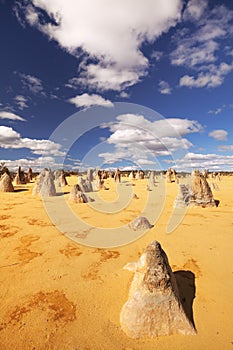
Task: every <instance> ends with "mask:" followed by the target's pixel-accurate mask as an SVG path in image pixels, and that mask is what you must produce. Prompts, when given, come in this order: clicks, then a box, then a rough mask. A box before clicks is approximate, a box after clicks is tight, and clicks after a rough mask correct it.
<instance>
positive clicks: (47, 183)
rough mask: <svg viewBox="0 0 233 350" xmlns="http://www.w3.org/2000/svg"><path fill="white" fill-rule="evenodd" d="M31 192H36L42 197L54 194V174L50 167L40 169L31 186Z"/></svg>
mask: <svg viewBox="0 0 233 350" xmlns="http://www.w3.org/2000/svg"><path fill="white" fill-rule="evenodd" d="M32 194H38V195H41V196H42V197H52V196H56V188H55V184H54V175H53V174H52V172H51V170H50V169H47V168H44V169H43V170H42V171H41V173H40V175H39V176H38V179H37V181H36V184H35V186H34V188H33V191H32Z"/></svg>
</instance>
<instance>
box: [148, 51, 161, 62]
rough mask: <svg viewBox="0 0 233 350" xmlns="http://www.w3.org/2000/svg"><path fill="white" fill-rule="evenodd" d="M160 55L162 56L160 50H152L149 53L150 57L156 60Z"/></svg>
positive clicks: (158, 59)
mask: <svg viewBox="0 0 233 350" xmlns="http://www.w3.org/2000/svg"><path fill="white" fill-rule="evenodd" d="M162 57H163V52H162V51H156V50H154V51H153V52H152V54H151V58H154V59H155V60H156V61H160V60H161V58H162Z"/></svg>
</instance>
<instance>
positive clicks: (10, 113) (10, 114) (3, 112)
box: [0, 111, 25, 122]
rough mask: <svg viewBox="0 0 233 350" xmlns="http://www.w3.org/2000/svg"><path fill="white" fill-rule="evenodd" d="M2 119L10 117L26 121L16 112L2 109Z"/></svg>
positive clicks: (0, 114) (10, 118) (0, 113)
mask: <svg viewBox="0 0 233 350" xmlns="http://www.w3.org/2000/svg"><path fill="white" fill-rule="evenodd" d="M0 119H9V120H20V121H23V122H24V121H25V119H24V118H23V117H21V116H19V115H17V114H15V113H12V112H7V111H0Z"/></svg>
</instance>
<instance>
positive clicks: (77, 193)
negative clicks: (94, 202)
mask: <svg viewBox="0 0 233 350" xmlns="http://www.w3.org/2000/svg"><path fill="white" fill-rule="evenodd" d="M69 200H70V201H71V202H74V203H87V202H88V199H87V197H86V195H85V194H84V193H83V192H82V191H81V188H80V186H79V185H74V186H73V187H72V189H71V192H70V196H69ZM89 201H90V200H89Z"/></svg>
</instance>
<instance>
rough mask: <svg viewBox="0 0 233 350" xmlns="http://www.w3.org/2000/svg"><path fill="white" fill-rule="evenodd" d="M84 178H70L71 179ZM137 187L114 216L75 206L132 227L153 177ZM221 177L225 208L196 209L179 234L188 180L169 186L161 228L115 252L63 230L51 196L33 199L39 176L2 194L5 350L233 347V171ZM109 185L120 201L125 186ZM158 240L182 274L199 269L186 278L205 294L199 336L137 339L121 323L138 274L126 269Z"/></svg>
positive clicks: (0, 308) (0, 347) (1, 339)
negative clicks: (181, 194)
mask: <svg viewBox="0 0 233 350" xmlns="http://www.w3.org/2000/svg"><path fill="white" fill-rule="evenodd" d="M75 181H76V178H75V177H73V178H71V177H70V178H68V182H69V185H71V184H73V183H75ZM216 182H217V180H216ZM134 184H135V186H134V187H133V190H134V193H136V194H137V195H138V197H139V199H138V200H132V201H131V202H130V204H129V206H128V207H127V208H126V209H125V210H124V211H122V212H120V213H117V214H114V216H113V217H112V218H111V217H110V219H109V215H107V216H106V215H104V214H101V213H100V214H95V215H93V212H91V209H90V208H89V206H88V204H70V207H71V208H72V209H73V210H74V211H75V212H76V213H78V215H80V217H82V219H84V220H85V218H86V220H87V221H89V222H88V223H90V224H92V225H98V226H99V227H108V225H109V227H114V225H116V224H118V225H122V224H123V223H127V222H130V221H131V220H132V219H133V218H135V217H136V216H137V215H139V214H140V210H141V206H143V205H144V204H145V202H146V198H147V197H146V196H147V195H148V193H147V192H146V191H145V186H146V182H145V180H142V181H134ZM217 184H218V186H219V189H220V191H217V192H215V191H214V192H213V193H214V196H215V198H216V199H219V200H220V205H219V207H218V208H199V207H198V208H190V209H189V210H188V212H187V213H186V215H185V218H184V219H183V221H182V223H181V224H180V225H179V226H178V227H177V228H176V230H175V231H173V232H172V233H170V234H167V233H166V227H167V224H168V219H169V217H170V215H171V212H172V210H173V202H174V199H175V197H176V195H177V191H178V185H177V184H175V183H171V184H167V185H166V187H167V195H166V202H165V206H164V208H163V211H162V213H161V215H160V217H159V219H158V221H157V222H156V225H155V227H154V228H152V229H151V230H150V231H149V232H148V233H147V234H146V235H144V236H143V237H142V238H140V239H138V240H137V241H135V242H134V243H131V244H128V245H126V246H123V247H120V248H118V247H117V248H112V249H107V250H106V249H105V250H103V249H97V248H90V247H85V246H82V245H80V244H77V243H75V242H73V241H71V240H69V239H68V238H66V237H65V236H64V235H63V234H62V233H60V232H59V231H58V230H57V228H56V227H54V226H53V224H52V223H51V221H50V219H49V217H48V216H47V214H46V211H45V209H44V206H43V202H42V200H41V199H40V198H39V197H35V196H32V194H31V191H32V188H33V186H34V183H31V184H27V185H24V186H15V189H16V190H17V191H16V192H14V193H0V219H1V220H0V251H1V254H0V285H1V288H0V300H1V302H0V350H18V349H20V350H21V349H22V350H33V349H34V350H48V349H51V350H52V349H53V350H98V349H101V350H105V349H106V350H111V349H115V350H152V349H153V350H154V349H160V350H163V349H179V350H182V349H184V350H186V349H188V350H189V349H190V350H191V349H193V350H194V349H195V350H197V349H198V350H199V349H212V350H214V349H219V350H222V349H224V350H227V349H233V332H232V325H233V312H232V310H233V307H232V306H233V305H232V292H233V288H232V287H233V282H232V277H233V275H232V262H233V258H232V247H233V245H232V233H233V197H232V193H233V177H224V178H222V181H221V182H217ZM107 187H109V188H110V189H109V190H108V191H101V192H100V195H101V196H102V198H103V199H105V200H107V201H113V200H114V199H116V198H117V193H116V188H115V184H114V183H113V181H110V180H108V182H107ZM70 190H71V186H66V187H65V188H64V191H65V192H70ZM65 196H66V198H67V197H68V194H66V195H65ZM153 240H158V241H159V242H160V243H161V245H162V247H163V249H164V250H165V252H166V254H167V255H168V258H169V262H170V265H171V267H172V269H173V271H191V272H192V273H193V274H194V275H195V279H194V284H195V285H193V284H192V281H191V280H188V281H186V284H185V283H184V285H183V289H184V293H185V289H186V292H187V291H188V293H189V297H190V295H191V294H192V293H194V292H195V298H194V300H193V318H194V322H195V326H196V329H197V335H195V336H182V335H175V336H166V337H159V338H156V339H143V340H132V339H130V338H128V337H127V336H126V335H125V334H124V333H123V332H122V330H121V328H120V323H119V315H120V311H121V308H122V305H123V304H124V303H125V302H126V300H127V296H128V291H129V288H130V284H131V281H132V277H133V274H132V273H131V272H129V271H126V270H123V266H124V265H125V264H126V263H128V262H131V261H137V260H138V258H139V256H140V255H141V254H142V252H143V251H144V249H145V247H146V246H147V244H148V243H150V242H151V241H153ZM183 282H185V281H184V279H183ZM194 287H195V291H194ZM191 296H192V295H191ZM193 296H194V294H193Z"/></svg>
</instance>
